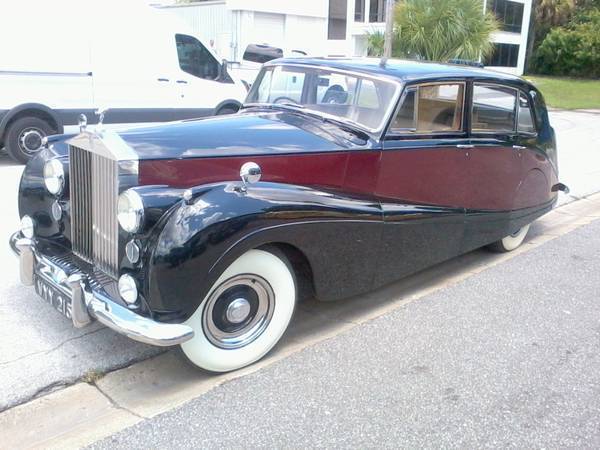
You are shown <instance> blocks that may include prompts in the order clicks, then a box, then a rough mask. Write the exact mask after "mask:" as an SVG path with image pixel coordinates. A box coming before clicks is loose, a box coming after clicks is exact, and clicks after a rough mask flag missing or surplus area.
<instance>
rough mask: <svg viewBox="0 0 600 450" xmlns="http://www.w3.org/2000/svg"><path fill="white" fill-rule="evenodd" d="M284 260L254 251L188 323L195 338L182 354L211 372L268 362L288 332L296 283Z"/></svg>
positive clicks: (221, 280)
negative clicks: (266, 356) (270, 352)
mask: <svg viewBox="0 0 600 450" xmlns="http://www.w3.org/2000/svg"><path fill="white" fill-rule="evenodd" d="M282 258H283V257H279V256H276V255H275V254H274V253H270V252H268V251H264V250H250V251H248V252H246V253H245V254H243V255H242V256H240V257H239V258H238V259H236V260H235V261H234V262H233V263H232V264H231V265H230V266H229V267H228V268H227V269H226V270H225V272H223V274H222V275H221V276H220V277H219V279H218V280H217V281H216V283H215V284H214V285H213V287H212V288H211V290H210V291H209V293H208V295H207V296H206V298H205V299H204V300H203V301H202V304H201V305H200V306H199V307H198V309H197V310H196V311H195V312H194V314H193V315H192V316H191V317H190V318H189V319H188V320H187V321H186V322H185V323H186V324H187V325H189V326H191V327H192V328H193V329H194V333H195V334H194V337H193V338H192V339H191V340H189V341H187V342H185V343H183V344H182V345H181V349H182V351H183V353H184V355H185V356H186V357H187V359H188V360H189V361H190V362H191V363H192V364H194V365H196V366H198V367H200V368H202V369H205V370H209V371H211V372H228V371H231V370H236V369H240V368H242V367H245V366H247V365H249V364H252V363H253V362H255V361H257V360H259V359H260V358H262V357H263V356H264V355H265V354H267V352H269V350H271V349H272V348H273V346H274V345H275V344H277V342H278V341H279V339H280V338H281V336H282V335H283V333H284V332H285V330H286V329H287V327H288V325H289V323H290V320H291V318H292V315H293V313H294V307H295V304H296V283H295V279H294V275H293V273H292V270H291V268H290V266H289V265H288V264H287V262H286V261H284V260H283V259H282Z"/></svg>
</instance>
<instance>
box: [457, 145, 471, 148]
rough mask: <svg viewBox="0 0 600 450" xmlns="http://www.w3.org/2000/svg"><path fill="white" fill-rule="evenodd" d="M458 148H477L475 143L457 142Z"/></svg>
mask: <svg viewBox="0 0 600 450" xmlns="http://www.w3.org/2000/svg"><path fill="white" fill-rule="evenodd" d="M456 148H475V145H473V144H456Z"/></svg>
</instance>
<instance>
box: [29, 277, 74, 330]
mask: <svg viewBox="0 0 600 450" xmlns="http://www.w3.org/2000/svg"><path fill="white" fill-rule="evenodd" d="M34 285H35V292H37V294H38V295H39V296H40V297H42V299H44V300H45V301H46V302H47V303H49V304H50V305H51V306H52V307H53V308H54V309H56V310H57V311H58V312H59V313H61V314H62V315H64V316H66V317H68V318H69V319H70V318H71V298H70V297H68V296H66V295H65V294H63V293H62V292H61V291H59V290H58V289H57V288H55V287H54V286H52V285H51V284H50V283H48V282H47V281H46V280H44V279H43V278H41V277H39V276H36V277H35V283H34Z"/></svg>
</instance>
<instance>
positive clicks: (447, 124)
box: [392, 83, 464, 134]
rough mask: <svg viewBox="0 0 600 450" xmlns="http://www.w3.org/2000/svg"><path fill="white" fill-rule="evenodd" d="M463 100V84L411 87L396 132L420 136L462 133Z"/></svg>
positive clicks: (402, 106) (394, 126)
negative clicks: (424, 134)
mask: <svg viewBox="0 0 600 450" xmlns="http://www.w3.org/2000/svg"><path fill="white" fill-rule="evenodd" d="M463 99H464V84H463V83H447V84H431V85H423V86H417V87H409V88H407V90H406V92H405V94H404V96H403V100H402V104H401V106H400V108H399V109H398V112H397V113H396V117H395V118H394V121H393V123H392V131H393V132H399V133H419V134H422V133H443V132H456V131H461V130H462V111H463Z"/></svg>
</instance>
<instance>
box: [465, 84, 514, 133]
mask: <svg viewBox="0 0 600 450" xmlns="http://www.w3.org/2000/svg"><path fill="white" fill-rule="evenodd" d="M516 105H517V91H516V90H515V89H513V88H508V87H503V86H489V85H479V84H475V85H473V108H472V110H471V128H472V130H473V131H475V132H477V131H479V132H496V131H500V132H506V131H514V130H515V123H516V118H517V109H516Z"/></svg>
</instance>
